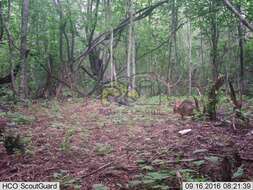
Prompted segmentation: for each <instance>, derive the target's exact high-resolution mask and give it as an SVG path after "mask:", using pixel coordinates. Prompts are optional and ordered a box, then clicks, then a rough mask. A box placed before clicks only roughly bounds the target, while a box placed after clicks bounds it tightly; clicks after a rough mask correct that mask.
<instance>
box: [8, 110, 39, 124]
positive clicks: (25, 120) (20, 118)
mask: <svg viewBox="0 0 253 190" xmlns="http://www.w3.org/2000/svg"><path fill="white" fill-rule="evenodd" d="M4 116H5V117H6V118H8V119H9V120H10V121H11V122H13V123H14V124H18V125H29V124H32V123H33V122H34V121H35V117H33V116H26V115H23V114H21V113H18V112H13V113H12V112H7V114H4Z"/></svg>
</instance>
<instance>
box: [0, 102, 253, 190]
mask: <svg viewBox="0 0 253 190" xmlns="http://www.w3.org/2000/svg"><path fill="white" fill-rule="evenodd" d="M171 104H172V102H166V103H162V104H150V105H149V104H145V105H144V104H143V105H142V104H136V105H134V106H117V105H114V104H112V105H110V106H109V107H104V106H102V105H101V102H100V101H99V100H92V99H87V100H70V101H65V102H63V103H60V102H58V101H42V102H36V103H33V104H31V105H29V106H28V107H21V106H18V107H16V108H15V112H18V113H20V114H22V115H24V116H25V117H27V118H29V119H30V120H31V121H30V122H23V123H22V122H20V123H19V125H18V122H17V121H20V120H22V121H25V119H24V118H23V119H19V120H18V119H17V118H16V120H15V121H13V118H14V117H12V118H11V117H9V119H10V118H11V119H12V120H11V119H10V120H11V121H10V122H16V124H17V125H16V126H15V128H16V129H17V130H18V132H19V133H20V134H21V137H22V140H23V142H24V143H25V146H26V151H25V154H20V153H18V152H17V153H15V154H12V155H8V154H7V153H6V151H5V148H4V146H3V144H0V158H1V159H0V181H59V182H60V183H61V187H62V189H84V190H86V189H87V190H88V189H97V190H99V189H102V190H103V189H112V190H113V189H168V188H170V189H176V188H179V187H180V183H181V181H225V180H232V181H252V180H253V143H252V142H253V134H252V133H253V132H252V129H253V128H252V127H251V128H250V127H248V128H237V129H234V128H233V127H231V126H229V125H226V124H225V123H224V122H221V121H219V122H218V121H217V122H207V121H194V120H192V119H191V118H185V119H183V120H182V119H181V118H180V117H179V115H177V114H173V112H172V105H171ZM2 116H3V117H5V116H4V114H2ZM17 117H21V116H20V115H19V116H17ZM29 119H28V120H29ZM250 123H252V121H250ZM184 129H191V131H190V132H189V133H187V134H185V135H180V134H179V131H181V130H184ZM231 178H232V179H231Z"/></svg>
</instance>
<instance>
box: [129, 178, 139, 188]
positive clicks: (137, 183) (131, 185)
mask: <svg viewBox="0 0 253 190" xmlns="http://www.w3.org/2000/svg"><path fill="white" fill-rule="evenodd" d="M128 184H129V187H132V188H133V187H136V186H139V185H140V184H142V182H141V181H139V180H133V181H129V182H128Z"/></svg>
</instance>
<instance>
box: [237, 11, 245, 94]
mask: <svg viewBox="0 0 253 190" xmlns="http://www.w3.org/2000/svg"><path fill="white" fill-rule="evenodd" d="M238 10H239V12H241V7H240V6H238ZM238 35H239V49H240V56H239V57H240V74H239V81H240V82H239V84H240V94H241V95H242V94H243V92H244V39H243V38H244V35H243V24H242V22H241V21H240V23H239V25H238Z"/></svg>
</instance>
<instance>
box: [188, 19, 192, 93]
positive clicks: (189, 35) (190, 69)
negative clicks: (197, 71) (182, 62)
mask: <svg viewBox="0 0 253 190" xmlns="http://www.w3.org/2000/svg"><path fill="white" fill-rule="evenodd" d="M188 43H189V96H191V95H192V33H191V22H189V32H188Z"/></svg>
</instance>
